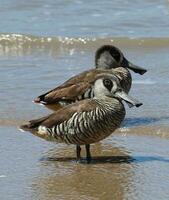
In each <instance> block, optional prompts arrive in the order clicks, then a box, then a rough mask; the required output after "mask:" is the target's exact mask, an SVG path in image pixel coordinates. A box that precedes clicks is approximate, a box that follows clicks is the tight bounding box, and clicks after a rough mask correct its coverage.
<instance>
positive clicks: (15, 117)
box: [0, 0, 169, 200]
mask: <svg viewBox="0 0 169 200" xmlns="http://www.w3.org/2000/svg"><path fill="white" fill-rule="evenodd" d="M0 2H1V8H0V10H1V12H0V16H1V19H3V20H1V23H0V28H1V32H0V102H1V106H0V200H25V199H26V200H62V199H63V200H67V199H72V200H73V199H77V200H78V199H82V200H83V199H84V200H98V199H103V200H109V199H110V200H112V199H113V200H145V199H148V200H159V199H161V200H168V199H169V189H168V188H169V148H168V147H169V113H168V111H169V100H168V99H169V67H168V66H169V57H168V52H169V38H168V27H169V26H168V25H169V24H168V23H169V15H168V5H169V4H168V1H151V0H148V1H142V2H139V1H132V2H129V1H127V0H125V1H123V2H122V1H112V2H111V1H107V0H105V1H102V2H98V1H97V3H96V1H92V2H91V1H90V2H88V1H80V0H73V1H71V2H68V1H53V0H51V1H43V0H40V1H29V2H28V1H22V2H21V1H18V0H16V1H14V3H11V1H1V0H0ZM77 19H78V20H77ZM133 19H135V21H133ZM4 33H5V34H4ZM17 33H20V34H17ZM65 36H68V37H65ZM103 44H113V45H116V46H118V47H119V48H120V49H121V50H122V51H123V53H124V54H125V56H126V57H127V58H128V59H129V60H130V61H132V62H133V63H136V64H138V65H140V66H144V67H146V68H147V69H148V72H147V73H146V74H145V75H144V76H139V75H137V74H133V73H132V76H133V86H132V90H131V95H132V96H133V97H135V98H137V99H139V100H140V101H141V102H143V106H141V107H140V108H132V109H129V108H127V106H126V109H127V114H126V118H125V121H124V122H123V124H122V127H121V128H120V129H118V130H117V131H116V132H115V133H113V134H112V135H111V136H110V137H109V138H107V139H105V140H103V141H102V142H100V143H97V144H93V145H92V146H91V153H92V156H93V159H92V163H91V164H89V165H88V164H86V161H85V151H84V150H83V152H82V156H83V158H84V159H83V160H82V162H81V163H76V159H75V147H74V146H67V145H64V144H54V143H49V142H46V141H44V140H42V139H40V138H37V137H35V136H33V135H31V134H30V133H26V132H25V133H21V132H20V131H19V130H18V126H19V125H20V124H22V123H23V122H25V121H27V120H29V119H32V118H36V117H39V116H43V115H45V114H48V113H49V112H51V111H49V110H47V109H45V108H44V107H42V106H37V105H35V104H33V103H32V102H31V101H32V100H33V99H34V98H35V97H36V96H38V95H39V94H41V93H43V92H45V91H47V90H49V89H51V88H53V87H55V86H57V85H58V84H60V83H62V82H63V81H65V80H66V79H68V78H69V77H70V76H72V75H75V74H77V73H78V72H81V71H83V70H86V69H89V68H91V67H93V66H94V53H95V51H96V49H97V48H98V47H100V46H101V45H103Z"/></svg>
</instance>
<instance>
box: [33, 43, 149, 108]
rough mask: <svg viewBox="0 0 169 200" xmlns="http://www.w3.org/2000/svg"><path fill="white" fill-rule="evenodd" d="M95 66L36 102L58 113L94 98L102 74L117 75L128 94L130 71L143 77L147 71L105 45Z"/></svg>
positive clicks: (96, 56)
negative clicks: (98, 77) (74, 104)
mask: <svg viewBox="0 0 169 200" xmlns="http://www.w3.org/2000/svg"><path fill="white" fill-rule="evenodd" d="M95 66H96V69H91V70H87V71H84V72H82V73H80V74H78V75H76V76H74V77H72V78H70V79H69V80H67V81H66V82H64V83H63V84H62V85H60V86H58V87H56V88H54V89H52V90H50V91H48V92H46V93H45V94H42V95H40V96H38V97H37V98H36V99H35V100H34V102H35V103H40V104H43V105H45V106H46V107H48V108H50V109H52V110H55V111H57V110H58V109H60V108H62V107H63V106H65V105H68V104H71V103H74V102H76V101H79V100H82V99H88V98H93V97H94V93H93V88H92V85H93V84H92V83H93V80H95V78H96V77H97V76H98V75H99V74H102V73H104V74H107V73H109V74H113V75H115V76H116V77H117V78H118V79H119V81H120V85H121V87H122V89H123V90H124V91H125V92H126V93H128V92H129V90H130V88H131V83H132V77H131V74H130V72H129V70H128V69H131V70H133V71H134V72H135V73H139V74H141V75H142V74H144V73H145V72H146V71H147V70H146V69H144V68H141V67H138V66H136V65H134V64H132V63H131V62H129V61H128V60H127V59H126V58H125V57H124V55H123V53H122V52H121V51H120V50H119V49H118V48H117V47H114V46H111V45H104V46H102V47H100V48H99V49H98V50H97V51H96V54H95Z"/></svg>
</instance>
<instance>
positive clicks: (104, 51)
mask: <svg viewBox="0 0 169 200" xmlns="http://www.w3.org/2000/svg"><path fill="white" fill-rule="evenodd" d="M95 66H96V68H101V69H112V68H117V67H124V68H128V69H131V70H132V71H134V72H135V73H139V74H141V75H142V74H144V73H145V72H147V70H146V69H144V68H142V67H139V66H137V65H134V64H133V63H131V62H129V61H128V60H127V59H126V58H125V57H124V55H123V53H122V52H121V51H120V49H118V48H117V47H115V46H112V45H103V46H101V47H100V48H99V49H98V50H97V51H96V54H95Z"/></svg>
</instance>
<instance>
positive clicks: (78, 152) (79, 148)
mask: <svg viewBox="0 0 169 200" xmlns="http://www.w3.org/2000/svg"><path fill="white" fill-rule="evenodd" d="M80 152H81V147H80V145H76V159H77V162H78V161H80V159H81V157H80Z"/></svg>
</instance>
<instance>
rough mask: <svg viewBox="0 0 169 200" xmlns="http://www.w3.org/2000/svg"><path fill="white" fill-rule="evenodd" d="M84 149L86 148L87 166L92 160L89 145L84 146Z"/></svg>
mask: <svg viewBox="0 0 169 200" xmlns="http://www.w3.org/2000/svg"><path fill="white" fill-rule="evenodd" d="M85 147H86V160H87V163H88V164H89V163H90V162H91V158H92V157H91V154H90V144H86V145H85Z"/></svg>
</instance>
